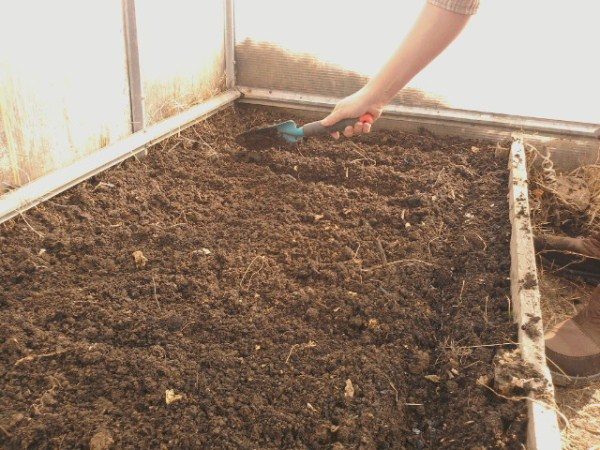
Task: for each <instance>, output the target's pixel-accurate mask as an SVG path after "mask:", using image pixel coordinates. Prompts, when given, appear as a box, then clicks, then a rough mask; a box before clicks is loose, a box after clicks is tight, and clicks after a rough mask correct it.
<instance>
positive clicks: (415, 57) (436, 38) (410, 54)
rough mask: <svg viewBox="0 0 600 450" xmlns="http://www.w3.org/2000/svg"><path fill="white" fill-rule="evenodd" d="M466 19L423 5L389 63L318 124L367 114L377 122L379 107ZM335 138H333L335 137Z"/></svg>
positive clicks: (357, 129) (361, 128)
mask: <svg viewBox="0 0 600 450" xmlns="http://www.w3.org/2000/svg"><path fill="white" fill-rule="evenodd" d="M469 18H470V16H469V15H465V14H459V13H455V12H452V11H449V10H447V9H444V8H441V7H439V6H435V5H433V4H431V3H427V4H426V5H425V7H424V8H423V11H422V12H421V15H420V16H419V18H418V19H417V21H416V23H415V25H414V26H413V28H412V30H411V31H410V32H409V34H408V35H407V36H406V38H405V39H404V41H403V42H402V43H401V44H400V46H399V47H398V49H397V50H396V51H395V52H394V54H393V55H392V57H391V58H390V59H389V61H388V62H387V63H386V64H385V65H384V66H383V68H382V69H381V70H380V71H379V73H378V74H377V75H376V76H375V77H373V78H372V79H371V80H370V81H369V82H368V83H367V85H366V86H365V87H363V88H362V89H361V90H359V91H358V92H356V93H354V94H352V95H351V96H349V97H346V98H345V99H343V100H342V101H340V102H339V103H338V105H337V106H336V107H335V109H334V110H333V112H332V113H331V114H330V115H329V116H327V117H326V118H325V119H323V120H322V123H323V125H326V126H327V125H332V124H334V123H337V122H339V121H340V120H342V119H346V118H350V117H359V116H361V115H363V114H365V113H370V114H371V115H373V116H374V117H375V119H377V118H378V117H379V116H380V115H381V111H382V110H383V107H384V106H385V105H386V104H388V103H389V102H390V101H391V100H392V99H393V98H394V96H395V95H396V94H397V93H398V91H399V90H401V89H402V88H403V87H404V86H406V84H407V83H408V82H409V81H410V80H411V79H412V78H413V77H414V76H415V75H416V74H418V73H419V72H420V71H421V70H422V69H423V68H425V67H426V66H427V65H428V64H429V63H430V62H431V61H433V60H434V59H435V57H436V56H438V55H439V54H440V53H441V52H442V51H443V50H444V49H445V48H446V47H448V45H449V44H450V43H451V42H452V41H453V40H454V39H455V38H456V37H457V36H458V35H459V34H460V32H461V31H462V30H463V28H464V27H465V25H466V24H467V22H468V20H469ZM370 129H371V126H370V124H361V123H357V124H356V125H355V126H354V128H352V127H347V128H346V130H345V131H344V135H345V136H348V137H350V136H352V135H353V134H355V133H363V132H364V133H368V132H369V131H370ZM338 136H339V134H338V133H336V134H334V137H338Z"/></svg>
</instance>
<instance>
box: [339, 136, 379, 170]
mask: <svg viewBox="0 0 600 450" xmlns="http://www.w3.org/2000/svg"><path fill="white" fill-rule="evenodd" d="M346 142H348V143H349V144H350V146H352V147H354V149H353V151H354V152H356V153H358V154H359V155H360V156H362V159H364V160H365V161H371V162H372V163H373V165H374V166H376V165H377V161H376V160H374V159H373V158H369V157H368V156H365V155H364V154H363V153H362V152H361V151H360V147H359V146H358V145H356V143H355V142H352V141H346ZM356 161H360V159H355V160H354V161H351V162H356Z"/></svg>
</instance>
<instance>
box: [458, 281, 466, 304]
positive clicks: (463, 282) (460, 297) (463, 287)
mask: <svg viewBox="0 0 600 450" xmlns="http://www.w3.org/2000/svg"><path fill="white" fill-rule="evenodd" d="M464 290H465V280H462V286H461V287H460V294H459V295H458V304H461V303H462V296H463V291H464Z"/></svg>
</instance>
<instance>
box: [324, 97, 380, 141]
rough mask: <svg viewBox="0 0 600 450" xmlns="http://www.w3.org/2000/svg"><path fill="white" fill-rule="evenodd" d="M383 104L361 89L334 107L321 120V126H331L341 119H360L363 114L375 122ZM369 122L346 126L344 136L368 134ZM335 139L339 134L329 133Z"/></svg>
mask: <svg viewBox="0 0 600 450" xmlns="http://www.w3.org/2000/svg"><path fill="white" fill-rule="evenodd" d="M383 106H384V105H383V104H382V103H380V102H378V101H376V99H374V98H373V95H371V94H370V92H369V91H367V90H366V89H364V88H363V89H361V90H359V91H358V92H355V93H354V94H352V95H350V96H348V97H346V98H344V99H342V100H340V102H339V103H338V104H337V105H336V106H335V108H334V109H333V111H332V112H331V114H329V115H328V116H327V117H325V118H324V119H323V120H321V125H323V126H326V127H328V126H331V125H335V124H336V123H338V122H339V121H340V120H343V119H350V118H353V117H360V116H362V115H364V114H370V115H371V116H373V119H374V120H377V119H378V118H379V117H380V116H381V113H382V111H383ZM370 132H371V123H370V122H356V123H355V124H354V126H347V127H346V129H345V130H344V136H346V137H352V136H354V135H355V134H361V133H370ZM331 135H332V136H333V137H334V138H335V139H339V137H340V133H339V132H335V133H331Z"/></svg>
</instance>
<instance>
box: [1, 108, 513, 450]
mask: <svg viewBox="0 0 600 450" xmlns="http://www.w3.org/2000/svg"><path fill="white" fill-rule="evenodd" d="M286 118H288V117H284V116H283V115H275V114H273V113H266V112H263V111H257V110H252V109H250V110H247V109H243V110H233V109H232V110H228V111H226V112H223V113H221V114H219V115H218V116H216V117H213V118H211V119H210V120H208V121H207V122H205V123H202V124H199V125H197V126H196V127H195V128H194V129H190V130H186V131H185V132H184V133H182V135H181V136H179V137H175V138H171V139H170V140H168V141H166V142H164V143H162V144H160V145H159V146H157V147H156V148H154V149H151V151H150V154H149V156H148V157H147V158H146V159H144V160H141V161H136V160H130V161H127V162H126V163H124V164H122V165H121V166H119V167H117V168H113V169H111V170H109V171H108V172H106V173H103V174H101V175H99V176H97V177H94V178H93V179H91V180H89V181H87V182H85V183H82V184H80V185H78V186H77V187H75V188H73V189H71V190H69V191H68V192H66V193H64V194H62V195H60V196H59V197H57V198H54V199H53V200H51V201H49V202H46V203H44V204H43V205H41V206H39V207H37V208H36V209H35V210H32V211H30V212H28V213H26V214H25V215H24V218H18V219H15V220H12V221H10V222H8V223H6V224H4V225H0V233H1V237H0V249H1V254H0V277H1V280H2V285H1V286H0V381H1V387H2V395H1V396H0V447H4V448H7V449H16V448H36V449H37V448H87V447H88V446H91V447H92V448H95V449H100V448H107V447H108V446H112V448H169V449H177V448H256V449H258V448H260V449H275V448H337V449H341V448H365V449H370V448H380V449H385V448H435V449H439V448H453V449H454V448H456V449H469V448H472V449H475V448H484V447H485V448H521V447H520V444H519V441H522V440H523V436H524V426H525V419H524V408H522V404H520V403H511V402H506V401H504V400H502V399H499V398H497V397H495V396H494V395H493V393H491V392H490V391H489V390H487V389H483V388H482V387H481V386H478V385H477V379H478V378H480V377H481V376H482V375H486V376H488V377H492V375H493V367H492V365H491V362H492V359H493V357H494V354H495V353H496V351H497V350H498V349H500V348H502V346H485V347H482V346H481V345H483V344H498V343H503V342H508V341H513V340H514V339H515V330H514V328H513V326H512V325H511V323H510V319H509V316H508V313H507V311H508V302H507V295H508V294H509V281H508V274H509V258H508V255H509V249H508V243H509V224H508V211H507V204H506V192H507V173H506V169H505V161H504V160H496V159H495V158H494V151H493V149H492V147H490V146H488V145H486V144H485V143H477V142H467V141H461V140H458V139H439V138H436V137H434V136H431V135H429V134H426V133H424V134H422V135H420V136H419V135H409V134H403V133H400V132H376V133H373V134H371V135H370V136H367V137H363V138H360V139H356V140H354V141H352V142H351V141H344V140H341V141H339V142H335V141H333V140H329V139H324V140H314V141H311V142H308V143H306V144H305V145H303V146H302V147H292V148H286V149H279V150H271V151H267V152H262V153H261V152H246V151H242V150H241V148H239V147H237V146H236V144H235V143H234V136H235V135H236V134H237V133H238V132H241V131H244V130H246V129H248V128H250V127H251V126H256V125H259V124H265V123H268V122H273V121H276V120H278V119H279V120H281V119H286ZM24 219H26V221H27V222H25V221H24ZM136 251H140V252H141V254H140V253H137V254H136V256H137V258H134V256H133V253H134V252H136ZM505 347H506V346H505ZM348 380H350V381H348ZM171 389H172V390H173V391H174V392H173V394H174V395H175V398H176V399H177V398H178V397H177V396H178V395H179V394H180V395H181V396H182V397H180V398H178V399H177V400H176V401H174V402H172V403H170V404H166V401H165V398H166V397H165V395H166V394H165V392H166V391H167V390H171ZM342 446H343V447H342Z"/></svg>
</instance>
